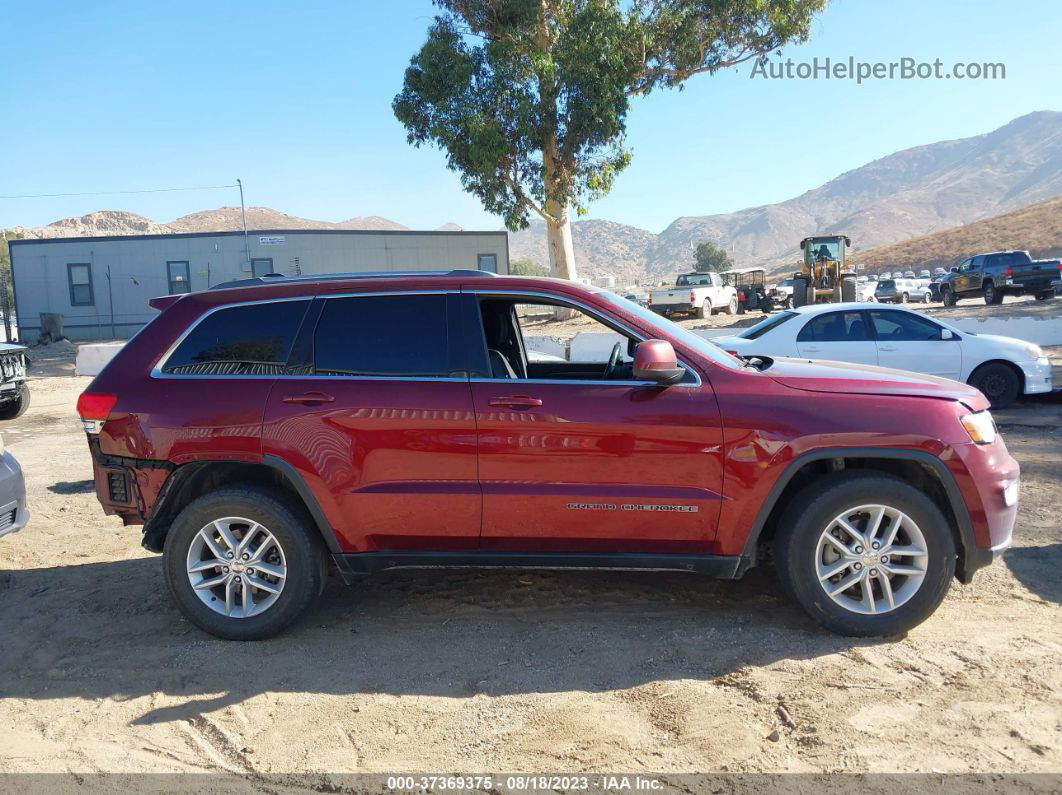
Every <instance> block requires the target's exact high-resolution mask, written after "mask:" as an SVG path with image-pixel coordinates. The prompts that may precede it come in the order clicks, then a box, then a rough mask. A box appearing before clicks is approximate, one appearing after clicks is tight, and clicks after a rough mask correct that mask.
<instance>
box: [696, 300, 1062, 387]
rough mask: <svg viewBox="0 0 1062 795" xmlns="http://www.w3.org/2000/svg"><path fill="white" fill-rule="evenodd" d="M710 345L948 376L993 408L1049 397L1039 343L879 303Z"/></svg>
mask: <svg viewBox="0 0 1062 795" xmlns="http://www.w3.org/2000/svg"><path fill="white" fill-rule="evenodd" d="M712 342H714V343H715V344H716V345H718V346H719V347H721V348H723V349H724V350H726V351H729V352H730V353H735V354H737V355H739V356H746V357H748V356H797V357H800V358H803V359H832V360H835V361H840V362H855V363H858V364H870V365H878V366H881V367H892V368H894V369H897V370H911V371H913V372H916V373H926V374H928V375H936V376H941V377H943V378H952V379H954V380H956V381H964V382H966V383H968V384H971V385H972V386H975V387H977V388H978V389H980V390H981V391H982V392H983V393H984V394H985V397H987V398H988V399H989V400H990V401H992V406H993V407H994V408H1002V407H1004V406H1007V405H1010V404H1011V403H1013V402H1014V400H1015V399H1016V398H1017V397H1018V395H1020V394H1022V393H1024V394H1026V395H1032V394H1036V393H1040V392H1050V391H1051V363H1050V362H1049V361H1048V360H1047V357H1046V356H1045V355H1044V352H1043V351H1042V350H1041V349H1040V346H1039V345H1033V344H1032V343H1029V342H1024V341H1022V340H1018V339H1014V338H1013V337H999V336H996V335H994V334H974V333H973V332H970V331H961V330H959V329H957V328H956V327H955V326H952V325H950V324H948V323H945V322H943V321H941V320H936V319H933V318H930V317H927V316H926V315H924V314H922V313H920V312H915V311H912V310H910V309H903V308H901V307H887V306H885V305H883V304H872V303H851V304H815V305H813V306H802V307H800V308H799V309H793V310H789V311H786V312H781V313H779V314H777V315H771V316H770V317H767V318H764V319H763V320H762V321H761V322H759V323H757V324H756V325H755V326H752V327H751V328H747V329H745V330H744V331H742V332H741V333H740V334H738V335H737V336H735V337H715V338H714V339H712Z"/></svg>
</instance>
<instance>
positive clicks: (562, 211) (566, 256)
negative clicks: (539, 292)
mask: <svg viewBox="0 0 1062 795" xmlns="http://www.w3.org/2000/svg"><path fill="white" fill-rule="evenodd" d="M546 212H547V213H549V214H550V215H551V216H552V217H553V218H555V219H557V220H556V222H554V221H546V245H547V247H548V248H549V271H550V274H551V275H552V276H555V277H557V278H558V279H568V280H569V281H574V280H575V278H576V276H577V273H576V270H575V249H574V248H573V246H572V222H571V218H570V216H569V215H568V208H567V206H565V205H562V204H561V203H560V202H555V201H550V202H547V203H546Z"/></svg>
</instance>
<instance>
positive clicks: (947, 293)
mask: <svg viewBox="0 0 1062 795" xmlns="http://www.w3.org/2000/svg"><path fill="white" fill-rule="evenodd" d="M1060 276H1062V262H1060V261H1059V260H1057V259H1043V260H1034V259H1033V258H1032V257H1031V256H1029V252H1028V251H995V252H992V253H990V254H978V255H977V256H974V257H970V258H969V259H967V260H964V261H963V262H962V264H961V265H959V266H958V267H957V268H952V269H951V273H947V274H945V275H944V276H942V277H941V279H940V299H941V300H942V301H943V302H944V305H945V306H955V304H957V303H958V302H959V299H960V298H976V297H978V296H983V297H984V299H985V303H986V304H1000V303H1003V296H1005V295H1035V296H1036V298H1037V300H1044V299H1046V298H1051V297H1053V296H1054V294H1055V285H1056V284H1058V282H1059V278H1060Z"/></svg>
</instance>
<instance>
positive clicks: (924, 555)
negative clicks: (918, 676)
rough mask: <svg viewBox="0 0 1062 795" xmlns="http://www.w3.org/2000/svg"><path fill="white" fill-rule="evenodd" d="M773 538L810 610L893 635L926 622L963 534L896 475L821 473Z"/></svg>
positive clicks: (858, 630)
mask: <svg viewBox="0 0 1062 795" xmlns="http://www.w3.org/2000/svg"><path fill="white" fill-rule="evenodd" d="M787 513H790V515H792V516H795V517H796V520H795V521H793V522H791V523H787V524H786V526H785V527H783V528H782V529H781V530H780V531H779V533H778V537H777V538H776V540H775V546H776V556H775V558H776V561H777V564H776V565H777V569H778V575H779V578H780V580H781V582H782V586H783V587H784V588H785V590H786V591H787V592H788V593H789V595H790V596H791V597H792V598H793V599H794V600H796V601H797V602H798V603H799V604H800V606H801V607H803V608H804V610H805V612H807V614H808V615H809V616H811V617H812V618H813V619H815V621H817V622H819V623H820V624H822V625H823V626H824V627H826V628H828V629H831V630H833V631H834V632H840V633H841V634H844V635H852V636H857V637H868V636H873V635H895V634H898V633H901V632H905V631H907V630H909V629H911V628H912V627H915V626H917V625H918V624H921V623H922V622H923V621H925V619H926V618H928V617H929V615H930V614H931V613H932V612H933V611H934V610H935V609H936V608H937V606H938V605H939V604H940V603H941V601H942V600H943V599H944V596H945V594H947V592H948V588H949V586H950V585H951V579H952V577H953V576H954V574H955V541H954V539H953V538H952V534H951V529H950V527H949V526H948V522H947V520H946V519H945V517H944V515H943V514H942V513H941V511H940V509H939V508H938V507H937V506H936V505H935V504H934V503H933V502H932V500H930V499H929V497H927V496H926V495H925V494H923V493H922V492H920V491H918V490H917V489H916V488H914V487H913V486H911V485H910V484H909V483H907V482H905V481H903V480H900V479H899V478H895V477H892V476H890V475H883V474H878V473H871V472H849V473H843V474H838V475H834V476H832V477H830V478H829V479H828V480H825V481H818V482H816V483H815V484H813V485H812V486H810V487H809V488H808V489H806V490H805V491H804V492H802V493H801V494H800V495H799V496H798V497H797V499H796V501H795V502H794V503H793V504H792V505H791V506H790V511H789V512H787Z"/></svg>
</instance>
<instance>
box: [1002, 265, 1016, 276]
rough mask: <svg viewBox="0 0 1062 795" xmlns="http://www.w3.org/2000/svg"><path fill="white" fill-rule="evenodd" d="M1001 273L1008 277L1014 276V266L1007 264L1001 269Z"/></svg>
mask: <svg viewBox="0 0 1062 795" xmlns="http://www.w3.org/2000/svg"><path fill="white" fill-rule="evenodd" d="M1003 275H1004V276H1006V277H1007V278H1008V279H1011V278H1013V277H1014V268H1012V267H1010V265H1008V266H1007V269H1006V270H1004V271H1003Z"/></svg>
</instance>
